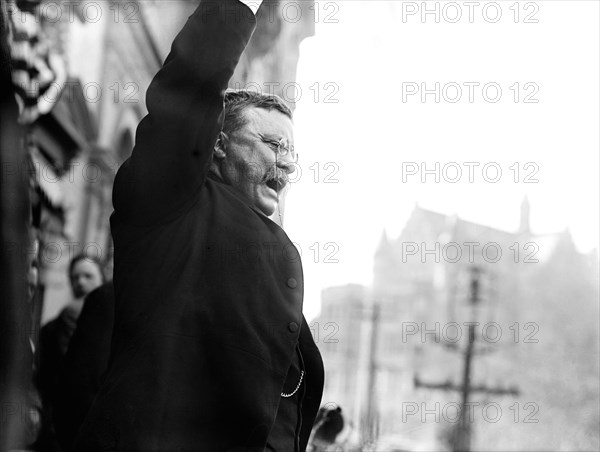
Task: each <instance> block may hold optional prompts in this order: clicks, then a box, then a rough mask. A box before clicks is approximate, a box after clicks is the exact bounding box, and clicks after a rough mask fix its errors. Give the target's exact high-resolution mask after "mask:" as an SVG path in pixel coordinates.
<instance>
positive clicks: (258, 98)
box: [223, 89, 293, 134]
mask: <svg viewBox="0 0 600 452" xmlns="http://www.w3.org/2000/svg"><path fill="white" fill-rule="evenodd" d="M246 108H262V109H264V110H268V111H271V110H276V111H278V112H280V113H282V114H284V115H285V116H287V117H288V118H290V119H293V115H292V111H291V110H290V108H289V107H288V106H287V105H286V104H285V102H283V100H282V99H281V98H280V97H279V96H276V95H271V94H262V93H257V92H256V91H250V90H233V89H229V90H227V91H226V92H225V109H224V112H223V114H224V118H223V132H225V134H230V133H232V132H235V131H237V130H239V129H240V128H241V127H243V126H244V125H245V124H246V119H245V118H244V114H243V113H244V110H245V109H246Z"/></svg>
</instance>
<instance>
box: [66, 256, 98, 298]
mask: <svg viewBox="0 0 600 452" xmlns="http://www.w3.org/2000/svg"><path fill="white" fill-rule="evenodd" d="M101 284H102V273H101V272H100V269H99V268H98V265H96V264H95V263H94V262H90V261H88V260H86V259H82V260H80V261H78V262H77V263H76V264H75V265H74V266H73V270H72V271H71V287H72V288H73V295H74V296H75V298H82V297H84V296H86V295H87V294H88V293H90V292H91V291H92V290H94V289H95V288H97V287H99V286H100V285H101Z"/></svg>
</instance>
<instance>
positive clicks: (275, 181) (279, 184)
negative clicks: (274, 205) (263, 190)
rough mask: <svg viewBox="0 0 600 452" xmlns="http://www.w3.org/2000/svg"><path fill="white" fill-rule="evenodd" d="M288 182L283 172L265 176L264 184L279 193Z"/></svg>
mask: <svg viewBox="0 0 600 452" xmlns="http://www.w3.org/2000/svg"><path fill="white" fill-rule="evenodd" d="M287 184H288V180H287V178H286V177H285V176H284V175H283V174H274V175H270V176H268V177H267V179H266V181H265V185H266V186H267V187H269V188H270V189H271V190H274V191H275V192H276V193H279V192H280V191H281V190H283V189H284V188H285V186H286V185H287Z"/></svg>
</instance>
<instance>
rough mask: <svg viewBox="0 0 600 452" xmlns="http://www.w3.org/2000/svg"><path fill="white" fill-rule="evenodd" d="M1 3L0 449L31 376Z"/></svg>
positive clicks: (21, 200) (10, 442)
mask: <svg viewBox="0 0 600 452" xmlns="http://www.w3.org/2000/svg"><path fill="white" fill-rule="evenodd" d="M8 14H9V12H8V11H7V7H6V3H5V2H1V3H0V169H1V171H0V408H1V410H0V414H1V415H0V450H11V449H20V448H21V447H19V446H20V445H21V442H22V439H23V435H24V427H23V422H22V418H23V413H24V411H25V410H26V407H25V404H24V400H25V394H26V392H27V389H28V385H29V381H30V380H31V350H30V349H29V332H30V329H31V328H30V321H29V320H30V317H29V305H28V302H27V301H28V298H27V297H28V292H27V278H26V277H27V272H28V266H27V258H26V248H27V246H28V243H29V242H28V241H29V234H28V225H29V192H28V190H29V186H28V183H27V177H26V175H27V171H26V170H25V169H26V167H27V166H26V163H27V161H26V153H25V149H24V146H23V140H22V136H23V129H22V127H21V126H20V125H19V124H18V123H17V118H18V108H17V104H16V101H15V97H14V91H13V87H12V81H11V64H10V50H9V48H8V41H7V30H8Z"/></svg>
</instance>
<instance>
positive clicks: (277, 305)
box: [75, 0, 323, 452]
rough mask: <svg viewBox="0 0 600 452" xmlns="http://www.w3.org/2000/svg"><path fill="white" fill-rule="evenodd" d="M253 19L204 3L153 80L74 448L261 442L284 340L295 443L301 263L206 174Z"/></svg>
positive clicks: (283, 384) (115, 225) (311, 409)
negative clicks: (95, 369) (94, 391)
mask: <svg viewBox="0 0 600 452" xmlns="http://www.w3.org/2000/svg"><path fill="white" fill-rule="evenodd" d="M255 26H256V19H255V17H254V15H253V14H252V12H251V10H250V9H249V8H248V7H247V6H246V5H244V4H243V3H241V2H238V1H236V0H219V1H218V2H216V1H212V2H202V3H201V4H200V6H199V7H198V9H197V10H196V12H195V13H194V14H193V15H192V16H191V17H190V18H189V19H188V22H187V23H186V25H185V27H184V28H183V30H182V31H181V32H180V34H179V35H178V36H177V38H176V39H175V41H174V43H173V47H172V50H171V53H170V54H169V56H168V57H167V60H166V61H165V64H164V66H163V68H162V69H161V70H160V71H159V72H158V74H157V75H156V77H155V78H154V79H153V81H152V83H151V84H150V87H149V89H148V93H147V100H146V102H147V107H148V111H149V114H148V115H147V116H146V117H145V118H144V119H143V120H142V121H141V122H140V125H139V126H138V129H137V134H136V143H135V147H134V150H133V154H132V156H131V158H130V159H128V161H126V162H125V163H124V164H123V165H122V167H121V168H120V170H119V172H118V174H117V176H116V180H115V185H114V191H113V204H114V209H115V210H114V213H113V215H112V217H111V228H112V234H113V238H114V245H115V268H114V273H115V278H114V286H115V297H116V311H115V329H114V333H113V338H112V345H111V347H112V349H111V358H110V363H109V370H108V372H107V374H106V378H105V380H104V382H103V385H102V388H101V389H100V392H99V394H98V396H97V397H96V400H95V402H94V405H93V406H92V408H91V411H90V413H89V415H88V416H87V418H86V420H85V422H84V425H83V426H82V429H81V431H80V434H79V437H78V440H77V441H76V444H75V450H77V451H81V452H94V451H250V450H252V451H254V450H263V449H264V448H265V446H266V444H267V443H268V441H269V435H270V432H271V430H272V429H273V425H274V423H275V419H276V416H277V412H278V408H279V406H280V403H281V401H282V400H284V399H282V397H281V393H282V392H285V393H289V392H292V391H293V390H294V387H295V386H296V384H297V381H298V376H299V369H298V368H297V366H294V365H292V363H293V362H294V359H295V357H296V356H297V355H296V348H297V345H299V349H300V352H301V361H303V367H304V369H305V372H306V375H305V378H304V382H303V384H302V385H301V388H300V391H299V394H298V395H299V397H298V415H299V418H298V425H297V432H298V434H297V438H296V440H295V441H296V444H295V447H294V448H295V449H297V450H300V451H304V450H305V448H306V444H307V442H308V437H309V435H310V430H311V427H312V424H313V421H314V418H315V416H316V413H317V411H318V408H319V405H320V401H321V395H322V388H323V363H322V361H321V356H320V354H319V351H318V349H317V347H316V345H315V343H314V341H313V338H312V336H311V334H310V330H309V328H308V325H307V324H306V320H305V319H304V316H303V314H302V303H303V289H304V280H303V274H302V264H301V261H300V256H299V254H298V252H297V250H296V248H295V247H294V245H293V244H292V242H291V241H290V239H289V238H288V236H287V235H286V233H285V232H284V231H283V229H282V228H281V227H279V226H278V225H277V224H275V223H274V222H273V221H271V220H270V219H269V218H268V217H266V216H265V215H263V214H262V213H261V212H260V211H259V210H257V209H256V208H254V207H252V206H251V205H249V204H248V203H247V202H246V201H244V199H242V198H241V197H240V195H239V194H238V193H237V192H236V191H235V190H234V189H232V188H231V187H230V186H228V185H226V184H224V183H222V182H221V181H219V180H216V179H214V178H211V177H208V170H209V165H210V163H211V158H212V151H213V147H214V144H215V141H216V138H217V136H218V133H219V131H220V130H221V126H222V112H223V98H224V92H225V89H226V87H227V84H228V81H229V79H230V77H231V76H232V74H233V71H234V69H235V67H236V65H237V62H238V60H239V57H240V55H241V54H242V52H243V50H244V48H245V46H246V44H247V42H248V40H249V39H250V37H251V35H252V32H253V30H254V27H255ZM288 373H290V374H292V375H291V378H290V375H288ZM286 377H288V378H286ZM292 444H293V443H292Z"/></svg>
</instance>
